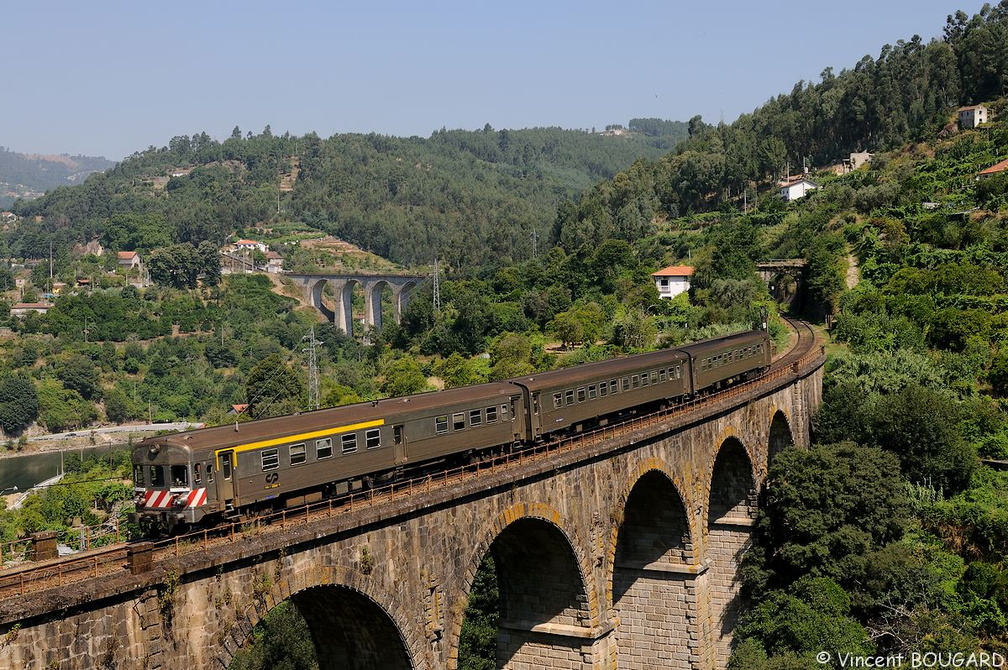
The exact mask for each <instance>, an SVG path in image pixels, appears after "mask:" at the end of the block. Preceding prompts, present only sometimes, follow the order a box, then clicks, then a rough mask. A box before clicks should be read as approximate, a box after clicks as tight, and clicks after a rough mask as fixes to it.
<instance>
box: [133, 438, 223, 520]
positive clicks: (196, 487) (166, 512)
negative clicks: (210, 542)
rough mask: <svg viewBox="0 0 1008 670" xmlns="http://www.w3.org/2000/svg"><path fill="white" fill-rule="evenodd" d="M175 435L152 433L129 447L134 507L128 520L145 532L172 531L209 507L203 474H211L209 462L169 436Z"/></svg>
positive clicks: (197, 518)
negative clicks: (148, 437)
mask: <svg viewBox="0 0 1008 670" xmlns="http://www.w3.org/2000/svg"><path fill="white" fill-rule="evenodd" d="M180 435H182V434H180ZM177 437H179V436H164V437H155V438H151V439H147V440H144V441H142V442H139V443H137V445H136V446H135V447H134V448H133V454H132V461H133V497H134V503H135V505H136V511H135V512H134V513H133V514H132V515H131V519H130V520H131V521H134V522H136V523H139V524H140V528H141V529H142V531H143V532H144V534H145V535H156V534H159V533H162V532H164V533H173V532H175V531H176V530H177V529H179V528H182V527H185V526H188V525H192V524H195V523H198V522H200V521H201V520H202V519H203V517H204V516H206V515H207V514H208V513H209V512H210V511H211V505H210V504H209V503H210V502H211V501H210V500H209V497H210V496H208V490H207V483H208V482H207V478H208V477H212V476H213V473H212V469H211V467H212V466H210V465H209V464H205V463H203V462H202V460H203V459H201V458H200V457H199V456H198V455H197V456H196V457H194V455H193V450H192V449H191V448H190V447H189V446H188V445H185V444H180V443H178V441H177V439H172V438H177ZM210 463H212V461H210Z"/></svg>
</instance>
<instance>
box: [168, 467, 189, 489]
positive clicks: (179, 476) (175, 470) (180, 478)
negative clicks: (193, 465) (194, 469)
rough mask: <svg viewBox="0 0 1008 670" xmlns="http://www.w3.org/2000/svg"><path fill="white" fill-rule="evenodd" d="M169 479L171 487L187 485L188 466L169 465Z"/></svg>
mask: <svg viewBox="0 0 1008 670" xmlns="http://www.w3.org/2000/svg"><path fill="white" fill-rule="evenodd" d="M171 480H172V486H173V487H182V486H189V466H187V465H173V466H171Z"/></svg>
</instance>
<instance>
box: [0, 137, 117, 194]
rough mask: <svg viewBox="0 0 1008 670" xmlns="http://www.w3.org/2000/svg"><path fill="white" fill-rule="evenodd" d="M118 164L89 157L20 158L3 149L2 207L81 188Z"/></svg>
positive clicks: (0, 171) (0, 149)
mask: <svg viewBox="0 0 1008 670" xmlns="http://www.w3.org/2000/svg"><path fill="white" fill-rule="evenodd" d="M114 164H115V163H113V162H112V161H108V160H105V159H104V158H92V157H88V156H68V155H66V154H63V155H60V156H45V155H39V154H20V153H15V152H12V151H8V150H7V149H5V148H4V147H0V207H2V208H7V207H9V206H10V205H11V204H12V203H13V202H14V201H15V200H16V199H17V198H37V197H39V196H41V195H42V194H43V193H44V192H45V191H48V190H49V189H52V188H56V187H57V186H67V185H71V184H79V183H82V182H83V181H84V179H85V178H86V177H87V176H88V175H89V174H91V173H93V172H101V171H103V170H107V169H109V168H110V167H112V166H113V165H114Z"/></svg>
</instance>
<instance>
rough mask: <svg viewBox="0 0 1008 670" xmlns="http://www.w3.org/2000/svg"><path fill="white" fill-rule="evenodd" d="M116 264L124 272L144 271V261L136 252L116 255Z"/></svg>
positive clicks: (124, 252)
mask: <svg viewBox="0 0 1008 670" xmlns="http://www.w3.org/2000/svg"><path fill="white" fill-rule="evenodd" d="M116 262H117V263H118V264H119V267H121V268H122V269H124V270H133V269H134V268H140V269H141V270H142V269H143V260H142V259H141V258H140V254H138V253H137V252H135V251H120V252H117V253H116Z"/></svg>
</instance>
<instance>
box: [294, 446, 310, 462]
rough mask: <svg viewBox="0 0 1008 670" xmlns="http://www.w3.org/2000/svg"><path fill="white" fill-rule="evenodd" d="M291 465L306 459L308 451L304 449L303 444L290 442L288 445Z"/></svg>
mask: <svg viewBox="0 0 1008 670" xmlns="http://www.w3.org/2000/svg"><path fill="white" fill-rule="evenodd" d="M290 459H291V465H299V464H301V463H304V462H305V461H306V460H308V452H307V451H305V446H304V444H292V445H291V446H290Z"/></svg>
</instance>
